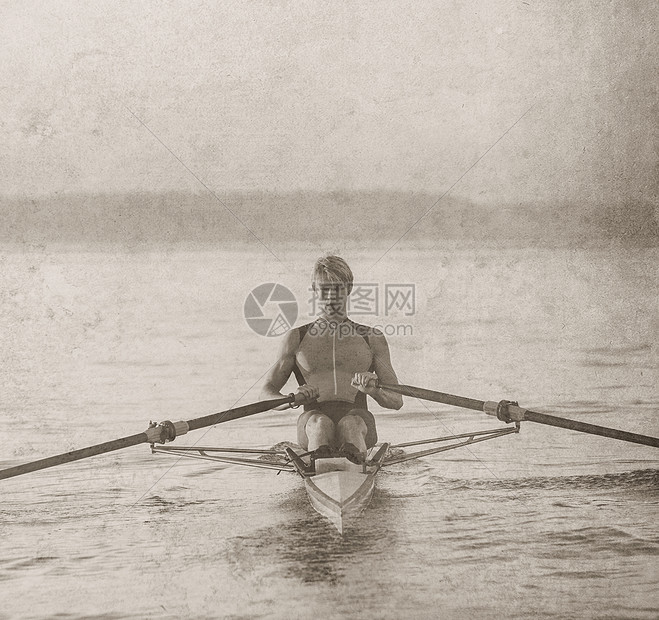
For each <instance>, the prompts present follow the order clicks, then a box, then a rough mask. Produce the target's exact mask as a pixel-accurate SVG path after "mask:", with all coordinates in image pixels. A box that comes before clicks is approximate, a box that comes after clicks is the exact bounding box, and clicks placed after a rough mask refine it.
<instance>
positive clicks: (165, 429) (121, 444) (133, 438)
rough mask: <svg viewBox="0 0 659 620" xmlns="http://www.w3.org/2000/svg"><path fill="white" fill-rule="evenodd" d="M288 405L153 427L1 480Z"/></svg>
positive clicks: (262, 405) (276, 402)
mask: <svg viewBox="0 0 659 620" xmlns="http://www.w3.org/2000/svg"><path fill="white" fill-rule="evenodd" d="M287 403H288V404H292V398H291V396H290V395H289V396H286V397H283V398H276V399H273V400H264V401H261V402H258V403H252V404H250V405H244V406H242V407H236V408H234V409H227V410H226V411H220V412H219V413H213V414H211V415H207V416H203V417H201V418H194V419H192V420H188V421H187V422H175V423H173V424H172V423H171V422H163V423H162V424H160V425H158V426H155V425H154V426H152V427H150V428H149V429H147V430H146V431H145V432H143V433H138V434H136V435H130V436H128V437H122V438H121V439H114V440H113V441H106V442H105V443H99V444H96V445H95V446H89V447H87V448H81V449H79V450H72V451H71V452H65V453H63V454H57V455H55V456H49V457H47V458H45V459H40V460H38V461H32V462H31V463H24V464H23V465H16V466H15V467H10V468H8V469H3V470H0V480H4V479H5V478H13V477H14V476H20V475H21V474H28V473H30V472H33V471H39V470H40V469H47V468H48V467H55V466H56V465H63V464H64V463H71V462H72V461H79V460H80V459H86V458H88V457H90V456H97V455H98V454H105V453H106V452H114V451H115V450H121V449H123V448H128V447H130V446H136V445H138V444H141V443H165V441H171V440H172V439H174V438H175V437H176V435H183V434H185V433H187V432H188V431H192V430H196V429H198V428H203V427H205V426H212V425H213V424H219V423H221V422H228V421H230V420H237V419H238V418H245V417H247V416H250V415H254V414H257V413H262V412H264V411H269V410H270V409H274V408H275V407H279V406H281V405H285V404H287ZM170 429H171V431H172V432H173V435H171V436H169V435H168V434H169V432H170Z"/></svg>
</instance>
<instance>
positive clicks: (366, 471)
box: [286, 444, 389, 534]
mask: <svg viewBox="0 0 659 620" xmlns="http://www.w3.org/2000/svg"><path fill="white" fill-rule="evenodd" d="M388 448H389V444H383V445H382V446H380V448H379V449H378V450H377V452H376V453H375V454H374V455H373V456H372V457H371V458H370V459H368V460H367V461H366V463H364V464H363V465H356V464H355V463H351V462H350V461H349V460H348V459H346V458H321V459H315V463H314V465H315V467H314V470H313V471H309V470H308V466H307V464H306V463H304V461H302V459H300V457H299V456H298V455H297V454H295V452H293V450H292V449H291V448H287V449H286V453H287V455H288V457H289V458H290V459H291V462H292V463H293V465H294V466H295V469H296V470H297V472H298V473H299V474H300V475H301V476H302V477H303V478H304V486H305V488H306V491H307V495H308V496H309V502H310V503H311V505H312V506H313V508H314V510H316V512H318V513H319V514H320V515H322V516H323V517H325V518H327V519H328V520H329V522H330V523H332V525H334V527H335V528H336V529H337V530H338V531H339V533H340V534H343V531H344V529H345V528H347V527H349V526H350V525H351V524H352V522H353V521H354V520H355V519H356V518H357V517H358V516H359V515H360V514H361V513H362V512H363V511H364V509H365V508H366V507H367V506H368V505H369V504H370V502H371V498H372V497H373V491H374V489H375V476H376V475H377V473H378V472H379V471H380V468H381V467H382V463H383V461H384V457H385V456H386V454H387V450H388Z"/></svg>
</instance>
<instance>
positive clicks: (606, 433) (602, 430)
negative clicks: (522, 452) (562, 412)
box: [524, 409, 659, 448]
mask: <svg viewBox="0 0 659 620" xmlns="http://www.w3.org/2000/svg"><path fill="white" fill-rule="evenodd" d="M524 420H528V421H529V422H537V423H538V424H546V425H548V426H557V427H559V428H568V429H570V430H573V431H579V432H581V433H589V434H591V435H600V436H601V437H611V438H612V439H620V440H621V441H629V442H631V443H638V444H642V445H644V446H653V447H655V448H659V438H658V437H649V436H647V435H639V434H638V433H630V432H628V431H621V430H618V429H616V428H608V427H606V426H598V425H597V424H588V423H586V422H579V421H577V420H569V419H568V418H559V417H556V416H553V415H548V414H546V413H538V412H537V411H529V410H528V409H526V411H525V412H524Z"/></svg>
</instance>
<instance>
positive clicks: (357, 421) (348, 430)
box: [337, 414, 368, 437]
mask: <svg viewBox="0 0 659 620" xmlns="http://www.w3.org/2000/svg"><path fill="white" fill-rule="evenodd" d="M337 430H338V431H339V433H340V434H341V435H342V436H343V437H349V436H351V435H355V434H357V435H363V436H365V435H366V431H367V430H368V429H367V427H366V422H364V420H362V418H361V417H360V416H358V415H352V414H348V415H346V416H344V417H342V418H341V419H340V420H339V423H338V424H337Z"/></svg>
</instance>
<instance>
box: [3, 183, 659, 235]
mask: <svg viewBox="0 0 659 620" xmlns="http://www.w3.org/2000/svg"><path fill="white" fill-rule="evenodd" d="M220 201H221V202H220ZM420 218H421V219H420ZM0 220H1V221H2V225H1V226H0V243H2V244H11V245H23V244H27V245H40V244H47V243H63V244H72V245H75V244H84V245H86V246H89V245H91V246H93V245H95V244H98V245H103V244H126V245H130V246H150V245H163V244H174V245H176V244H183V245H188V246H190V245H192V246H194V245H195V244H198V245H212V244H217V243H224V244H232V243H237V244H240V243H243V242H245V243H249V242H254V241H255V237H258V238H259V239H261V240H262V241H264V242H267V241H273V240H279V241H287V240H289V241H292V242H294V241H304V240H309V241H312V242H323V241H328V240H332V241H334V240H335V241H342V240H346V241H347V240H355V241H360V242H368V240H369V239H371V238H372V239H376V240H377V239H392V240H395V239H398V238H399V237H400V236H401V235H402V234H404V233H405V232H406V231H407V230H408V229H409V228H410V227H411V226H413V225H414V226H413V228H412V230H411V231H410V233H409V234H408V237H409V238H410V240H412V239H417V240H418V239H421V240H433V239H455V240H465V241H475V242H486V241H490V242H497V240H498V241H499V242H503V241H506V242H508V243H517V244H520V245H529V244H542V245H552V246H563V245H577V244H588V243H589V242H597V241H601V240H616V241H619V242H622V243H628V244H631V245H643V246H655V245H659V225H658V223H657V214H656V212H655V208H654V207H653V205H651V204H647V203H639V202H627V203H624V204H618V203H616V204H610V205H604V206H584V205H578V204H570V203H551V204H550V203H536V204H521V205H508V204H499V205H488V206H483V205H479V204H475V203H472V202H470V201H469V200H466V199H464V198H460V197H452V196H445V197H443V198H441V199H440V197H439V196H434V195H432V194H427V193H405V192H332V193H319V192H318V193H314V192H299V193H287V194H284V193H281V194H277V193H267V192H252V193H233V194H223V195H221V196H218V197H217V198H216V197H215V196H212V195H201V194H193V193H182V192H166V193H126V194H67V195H57V196H50V197H42V198H31V199H28V198H0ZM415 222H416V225H415Z"/></svg>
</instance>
